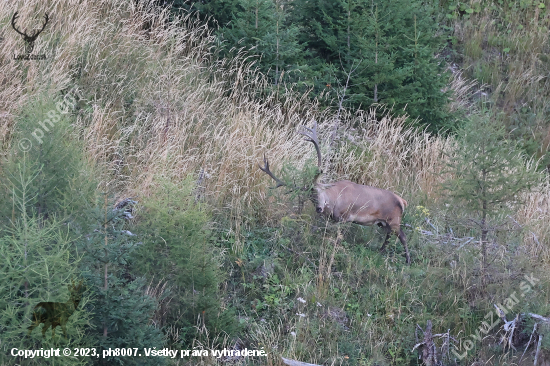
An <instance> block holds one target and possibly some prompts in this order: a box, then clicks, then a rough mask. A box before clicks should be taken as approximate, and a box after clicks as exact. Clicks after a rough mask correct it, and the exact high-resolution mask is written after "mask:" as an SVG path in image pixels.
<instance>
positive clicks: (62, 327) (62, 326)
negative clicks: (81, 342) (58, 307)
mask: <svg viewBox="0 0 550 366" xmlns="http://www.w3.org/2000/svg"><path fill="white" fill-rule="evenodd" d="M61 329H63V335H64V336H65V339H67V327H66V326H65V325H64V324H63V325H61Z"/></svg>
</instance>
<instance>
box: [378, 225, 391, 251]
mask: <svg viewBox="0 0 550 366" xmlns="http://www.w3.org/2000/svg"><path fill="white" fill-rule="evenodd" d="M384 230H385V231H386V239H384V244H382V246H381V247H380V252H383V251H384V250H386V244H388V240H390V235H391V228H390V227H389V226H384Z"/></svg>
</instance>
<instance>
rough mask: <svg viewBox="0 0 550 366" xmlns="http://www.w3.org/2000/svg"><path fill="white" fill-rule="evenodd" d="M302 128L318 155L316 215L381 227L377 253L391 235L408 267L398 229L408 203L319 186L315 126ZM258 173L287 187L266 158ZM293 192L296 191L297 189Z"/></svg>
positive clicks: (354, 187) (380, 193)
mask: <svg viewBox="0 0 550 366" xmlns="http://www.w3.org/2000/svg"><path fill="white" fill-rule="evenodd" d="M304 128H305V130H306V131H305V132H300V134H302V135H304V136H306V137H307V138H306V141H309V142H312V143H313V145H314V146H315V150H316V151H317V165H318V167H319V173H318V175H317V177H316V178H315V184H314V186H313V188H312V192H311V193H312V194H311V201H312V202H313V203H314V204H315V206H316V209H317V212H319V213H322V214H324V215H325V216H326V217H328V218H330V219H332V220H333V221H335V222H353V223H355V224H359V225H363V226H370V225H375V224H376V225H378V226H380V227H383V228H384V231H385V232H386V239H385V240H384V244H382V247H381V248H380V251H383V250H384V248H385V247H386V244H387V243H388V240H389V238H390V235H391V234H392V233H395V234H396V235H397V237H398V238H399V240H400V241H401V243H402V244H403V246H404V247H405V254H406V258H407V263H408V264H410V263H411V257H410V255H409V248H408V246H407V238H406V237H405V233H404V232H403V230H402V229H401V218H402V216H403V211H404V210H405V207H407V201H405V200H404V199H403V198H401V197H399V196H398V195H396V194H395V193H393V192H390V191H387V190H385V189H381V188H376V187H370V186H364V185H362V184H357V183H353V182H350V181H349V180H341V181H338V182H334V183H330V184H323V183H320V182H319V180H320V177H321V174H322V171H321V161H322V160H321V150H320V148H319V140H318V139H317V123H315V126H314V127H313V128H307V127H304ZM260 169H261V170H262V171H263V172H265V173H266V174H267V175H269V176H270V177H271V178H273V180H275V182H277V185H276V186H275V187H274V188H278V187H282V186H286V185H287V184H286V183H285V182H283V181H282V180H280V179H279V178H277V177H275V175H273V173H272V172H271V171H270V170H269V161H268V160H267V158H266V157H265V156H264V166H263V167H262V166H260ZM293 188H295V189H298V188H297V187H293Z"/></svg>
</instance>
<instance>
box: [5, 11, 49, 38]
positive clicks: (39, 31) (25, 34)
mask: <svg viewBox="0 0 550 366" xmlns="http://www.w3.org/2000/svg"><path fill="white" fill-rule="evenodd" d="M18 13H19V12H17V11H16V12H15V13H14V14H13V17H12V18H11V26H12V28H13V29H14V30H15V31H16V32H17V33H19V34H20V35H22V36H23V37H24V38H25V41H26V42H29V43H31V42H34V41H35V40H36V38H37V37H38V35H39V34H40V33H42V31H43V30H44V28H46V24H48V21H49V20H50V18H49V16H48V14H44V18H45V19H46V21H45V22H44V24H43V25H42V29H40V30H38V31H34V32H33V33H32V35H28V34H27V33H26V32H21V31H20V30H19V29H17V27H16V26H15V21H16V20H17V18H19V14H18Z"/></svg>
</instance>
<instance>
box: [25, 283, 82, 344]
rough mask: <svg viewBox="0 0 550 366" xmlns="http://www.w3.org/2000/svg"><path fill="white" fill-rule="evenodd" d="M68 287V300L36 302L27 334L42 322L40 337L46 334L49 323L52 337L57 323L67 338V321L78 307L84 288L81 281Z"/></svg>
mask: <svg viewBox="0 0 550 366" xmlns="http://www.w3.org/2000/svg"><path fill="white" fill-rule="evenodd" d="M68 287H69V292H70V294H71V295H70V296H71V297H70V299H69V301H67V302H39V303H38V304H36V306H35V307H34V311H33V314H32V317H33V323H32V325H31V326H30V327H29V328H28V329H29V333H28V334H29V335H30V334H31V332H32V330H33V329H34V328H36V327H37V326H39V325H40V323H44V327H42V337H45V336H46V330H48V328H49V327H50V325H51V327H52V338H53V337H54V336H55V328H56V327H57V326H58V325H61V329H63V334H64V335H65V338H67V328H66V325H67V321H68V320H69V317H70V316H71V315H73V313H74V312H75V310H76V308H77V307H78V304H79V303H80V300H81V299H82V292H83V290H84V288H83V287H82V281H81V282H80V283H79V284H78V286H76V285H75V284H74V283H73V284H72V285H69V286H68Z"/></svg>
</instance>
